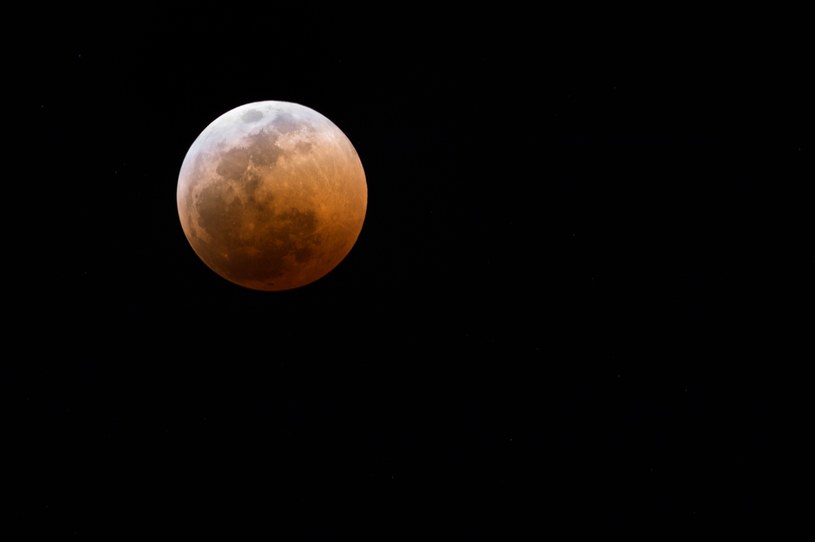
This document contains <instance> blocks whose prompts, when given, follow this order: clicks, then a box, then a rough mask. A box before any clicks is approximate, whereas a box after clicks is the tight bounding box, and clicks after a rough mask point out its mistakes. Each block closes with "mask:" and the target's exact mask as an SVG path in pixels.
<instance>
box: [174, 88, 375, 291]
mask: <svg viewBox="0 0 815 542" xmlns="http://www.w3.org/2000/svg"><path fill="white" fill-rule="evenodd" d="M176 199H177V205H178V215H179V219H180V221H181V227H182V229H183V231H184V234H185V235H186V237H187V240H188V241H189V243H190V245H191V246H192V248H193V250H194V251H195V253H196V254H197V255H198V256H199V257H200V258H201V260H202V261H203V262H204V263H205V264H206V265H207V266H208V267H209V268H210V269H212V270H213V271H214V272H215V273H217V274H218V275H220V276H221V277H223V278H225V279H227V280H229V281H231V282H233V283H235V284H238V285H240V286H244V287H246V288H250V289H253V290H263V291H280V290H290V289H294V288H299V287H301V286H305V285H307V284H310V283H312V282H314V281H316V280H318V279H320V278H321V277H323V276H325V275H326V274H327V273H329V272H330V271H331V270H333V269H334V268H335V267H336V266H337V265H338V264H339V263H340V262H341V261H342V260H343V259H344V258H345V257H346V256H347V255H348V253H349V252H350V251H351V249H352V247H353V246H354V244H355V243H356V241H357V238H358V236H359V234H360V231H361V229H362V224H363V222H364V220H365V213H366V209H367V202H368V189H367V183H366V179H365V172H364V170H363V167H362V163H361V161H360V158H359V155H358V154H357V152H356V149H355V148H354V146H353V144H352V143H351V141H350V140H349V139H348V137H347V136H346V135H345V134H344V133H343V132H342V131H341V130H340V129H339V128H338V127H337V126H336V125H335V124H334V123H333V122H332V121H330V120H329V119H328V118H326V117H325V116H324V115H322V114H320V113H318V112H317V111H315V110H313V109H311V108H309V107H306V106H303V105H299V104H296V103H291V102H283V101H262V102H254V103H248V104H245V105H242V106H239V107H236V108H234V109H232V110H230V111H228V112H226V113H224V114H223V115H221V116H220V117H218V118H216V119H215V120H214V121H213V122H212V123H211V124H209V125H208V126H207V127H206V128H205V129H204V130H203V131H202V132H201V134H200V135H199V136H198V137H197V138H196V139H195V141H194V142H193V143H192V145H191V146H190V148H189V150H188V151H187V154H186V156H185V158H184V161H183V163H182V165H181V171H180V173H179V177H178V187H177V193H176Z"/></svg>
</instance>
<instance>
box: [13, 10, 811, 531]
mask: <svg viewBox="0 0 815 542" xmlns="http://www.w3.org/2000/svg"><path fill="white" fill-rule="evenodd" d="M154 8H155V9H152V10H148V9H147V8H144V10H143V11H141V10H140V11H127V10H126V9H125V8H116V9H113V8H111V9H109V10H108V11H105V12H101V13H96V12H93V11H92V10H85V11H83V12H74V11H72V10H69V9H68V8H65V9H63V11H64V13H49V15H48V22H47V24H43V26H42V27H40V30H41V33H40V34H39V35H40V36H41V39H39V40H36V44H35V45H33V46H32V47H33V48H34V49H33V52H32V54H33V55H36V56H35V59H34V61H32V65H35V66H36V67H35V68H34V69H33V72H34V73H32V74H31V76H30V77H29V78H27V84H28V85H30V86H31V87H30V88H31V91H30V92H27V93H26V97H25V100H24V101H23V102H22V104H23V105H24V106H26V107H29V108H30V109H29V110H28V112H30V115H29V116H30V117H33V118H35V119H36V123H37V130H36V132H37V133H36V134H35V137H36V138H37V139H35V141H36V145H37V147H38V148H40V149H44V152H43V153H42V154H41V155H40V156H39V158H37V160H39V161H38V162H37V163H38V164H40V167H39V168H38V171H43V172H44V175H45V177H46V178H45V179H43V182H41V183H38V184H37V186H36V187H34V188H33V189H32V194H39V197H42V194H43V192H41V191H46V192H47V193H48V194H49V201H48V202H47V203H46V204H45V208H42V209H39V210H38V211H37V213H38V214H39V213H41V216H42V217H43V218H37V219H36V220H38V221H40V220H42V221H44V223H50V224H51V225H49V226H48V231H50V232H51V233H50V236H49V238H47V239H42V238H38V240H37V241H36V242H34V243H26V244H27V249H28V250H32V251H33V252H35V254H34V255H33V256H32V259H31V260H30V261H32V262H40V261H42V262H43V263H42V264H41V265H36V266H32V267H34V270H33V271H28V270H25V272H24V273H22V271H21V273H22V274H24V275H25V276H26V278H27V279H28V280H30V281H32V283H33V286H32V288H31V293H30V294H26V299H28V301H27V308H26V310H24V311H21V312H20V313H19V315H20V316H19V318H16V319H15V326H14V327H13V328H12V331H13V332H14V333H16V331H14V330H16V329H20V330H31V332H32V333H33V334H34V335H33V336H34V337H37V338H36V339H34V340H33V341H31V340H26V345H25V346H24V347H23V348H22V350H19V352H23V353H22V354H19V353H18V354H13V355H12V354H9V355H8V360H7V363H6V364H5V365H6V367H5V368H4V369H3V373H2V374H3V379H4V380H6V382H8V383H10V388H11V389H12V393H11V394H9V395H8V397H10V398H11V402H10V405H11V406H10V407H9V408H8V409H6V411H5V413H4V416H5V417H6V419H7V422H8V423H6V424H5V426H6V428H7V431H6V435H7V437H8V438H7V440H6V442H5V444H4V447H5V448H6V449H7V450H10V451H11V455H12V459H11V460H10V461H8V462H7V463H6V465H7V468H8V469H9V471H10V473H11V475H12V476H11V477H12V478H14V479H19V480H20V481H21V483H20V484H19V485H17V484H14V485H8V486H7V487H8V488H9V491H12V492H13V500H14V503H15V505H14V506H13V507H12V508H11V509H9V510H8V513H9V515H10V517H11V521H4V522H3V524H4V527H3V528H4V529H12V530H17V528H18V527H19V528H21V529H23V530H24V531H25V532H30V533H43V534H45V535H47V536H50V537H52V538H56V537H64V536H80V537H93V536H99V535H102V536H104V537H106V538H113V539H119V538H122V537H124V536H127V535H129V534H137V535H140V536H145V535H159V536H161V535H170V536H184V535H189V536H198V535H202V534H203V535H211V536H215V537H216V538H220V539H234V538H251V539H261V538H272V539H276V540H341V539H353V540H358V539H375V540H418V539H421V540H426V539H436V538H445V539H451V540H527V539H542V538H544V537H547V536H551V537H553V538H559V537H560V536H561V533H564V532H565V533H569V534H570V535H576V534H579V533H584V532H586V533H587V532H603V533H609V534H614V533H629V532H635V531H641V532H646V533H650V534H651V535H652V536H654V537H656V538H663V537H666V536H671V535H674V534H684V535H691V536H697V535H701V534H706V533H710V532H712V530H715V529H724V530H731V532H732V529H734V528H739V529H746V530H748V531H750V530H756V529H764V528H770V529H774V528H776V527H777V526H778V525H785V524H787V522H788V520H789V517H790V516H794V515H795V514H796V510H795V508H794V506H787V504H782V503H785V499H784V497H785V495H786V494H787V491H786V490H785V489H784V488H785V487H786V486H787V484H788V481H789V477H790V476H791V474H790V473H789V472H787V470H786V469H788V468H789V465H790V462H789V461H788V460H785V459H779V458H784V457H789V456H788V454H787V446H790V444H789V435H788V433H787V432H786V430H785V425H786V424H787V423H788V421H789V419H790V415H791V413H790V412H789V411H788V410H787V409H788V408H789V407H787V406H785V404H786V401H785V400H786V399H788V398H789V397H791V396H794V395H795V393H797V392H795V391H794V387H795V383H796V381H800V379H801V376H800V375H799V374H798V373H799V371H800V369H799V364H802V362H803V360H805V359H806V356H803V355H801V354H800V352H801V351H800V350H798V349H797V348H796V345H797V342H796V339H797V338H798V337H799V336H802V335H803V334H804V333H807V332H809V333H811V321H812V320H811V318H812V308H811V307H812V306H811V304H809V301H810V300H811V299H812V293H813V288H812V277H813V271H815V254H813V246H815V245H814V244H813V231H814V230H815V228H813V226H815V221H814V220H813V215H812V197H813V188H812V180H813V179H815V176H813V175H812V150H813V147H812V137H811V128H812V124H811V120H812V119H811V116H808V112H807V111H808V110H807V107H808V104H805V98H806V99H807V100H811V97H812V94H811V92H809V91H808V90H807V87H806V85H805V79H806V75H807V73H806V71H807V70H805V69H803V65H805V63H804V64H803V65H802V64H801V63H800V62H799V61H798V59H799V58H800V56H801V52H802V50H803V49H802V47H801V43H800V41H803V40H802V38H801V37H800V34H797V33H796V31H795V29H794V28H790V29H789V31H783V32H782V31H781V30H779V31H778V33H779V34H782V37H781V38H779V39H773V40H763V39H759V38H757V37H756V34H754V33H751V32H744V35H736V33H735V32H733V33H732V34H730V33H723V32H722V31H721V27H720V26H718V25H717V24H711V25H710V27H702V26H701V25H700V27H698V28H696V27H694V31H693V32H689V31H687V27H682V28H683V30H677V31H675V32H672V31H670V30H669V29H667V28H665V27H662V26H659V25H654V26H653V27H649V28H648V29H647V30H643V29H642V27H638V29H625V28H622V27H619V26H614V25H610V26H605V25H602V24H600V23H599V22H598V23H597V24H596V26H591V27H589V26H584V25H583V24H582V23H581V24H578V23H577V22H576V21H577V20H580V18H578V17H576V16H574V15H573V16H572V17H571V18H568V17H566V16H565V15H563V17H565V19H558V18H556V17H555V16H554V14H552V13H544V14H543V15H537V16H536V15H533V14H532V13H531V12H530V13H522V12H519V13H513V14H511V15H510V14H509V13H503V14H498V13H494V12H491V11H483V12H477V13H467V14H461V13H458V14H456V15H455V16H449V17H441V16H439V15H438V14H433V15H432V16H431V15H428V14H423V13H417V12H410V13H401V12H399V11H397V10H394V12H393V13H390V12H386V11H381V12H373V13H367V14H363V13H362V12H360V13H351V12H347V11H342V10H338V9H337V10H335V11H333V12H330V13H326V12H320V15H319V16H318V15H316V14H315V12H317V10H318V8H317V7H316V6H314V7H312V8H310V9H303V10H302V11H299V10H288V11H287V10H280V11H278V10H275V9H271V8H269V7H267V8H265V9H261V10H256V9H254V8H253V9H249V8H245V10H244V8H241V7H240V6H239V5H234V6H220V5H219V4H217V3H202V4H201V5H200V6H197V7H196V8H195V9H193V8H188V9H181V8H170V7H164V8H160V7H158V6H154ZM147 13H149V14H147ZM610 28H614V29H615V30H611V29H610ZM603 29H604V30H603ZM782 29H783V28H782ZM689 36H692V37H689ZM799 40H800V41H799ZM768 42H771V43H772V46H770V45H768ZM269 99H271V100H287V101H293V102H298V103H301V104H303V105H307V106H309V107H312V108H314V109H316V110H317V111H319V112H321V113H323V114H324V115H326V116H327V117H328V118H330V119H331V120H332V121H334V122H335V123H336V124H337V125H338V126H339V127H340V128H341V129H342V130H343V131H344V132H345V134H346V135H347V136H348V137H349V138H350V140H351V141H352V142H353V144H354V146H355V148H356V150H357V152H358V153H359V155H360V158H361V160H362V163H363V165H364V167H365V172H366V177H367V182H368V209H367V215H366V220H365V224H364V226H363V229H362V233H361V234H360V237H359V239H358V241H357V244H356V245H355V246H354V248H353V250H352V251H351V253H350V254H349V255H348V257H347V258H346V259H345V260H344V261H343V262H342V263H341V264H340V265H339V266H338V267H337V268H336V269H335V270H334V271H333V272H332V273H330V274H329V275H327V276H326V277H324V278H323V279H321V280H319V281H317V282H315V283H313V284H311V285H308V286H306V287H303V288H301V289H297V290H292V291H288V292H278V293H272V292H269V293H264V292H256V291H251V290H248V289H244V288H241V287H239V286H236V285H234V284H231V283H229V282H227V281H225V280H224V279H222V278H220V277H219V276H217V275H215V274H214V273H213V272H212V271H210V270H209V269H208V268H207V267H206V266H205V265H204V264H203V262H202V261H201V260H200V259H198V257H197V256H196V255H195V253H194V252H193V251H192V250H191V248H190V245H189V243H188V242H187V240H186V238H185V237H184V233H183V231H182V230H181V227H180V224H179V219H178V214H177V209H176V200H175V197H176V183H177V179H178V171H179V167H180V165H181V162H182V160H183V158H184V155H185V153H186V151H187V149H188V148H189V145H190V144H191V142H192V141H193V140H194V139H195V137H196V136H197V135H198V133H200V131H201V130H202V129H203V128H204V127H205V126H206V125H207V124H208V123H209V122H210V121H212V120H213V119H214V118H215V117H217V116H218V115H220V114H221V113H223V112H225V111H227V110H229V109H231V108H233V107H236V106H238V105H241V104H243V103H247V102H251V101H258V100H269ZM23 105H21V107H23ZM51 221H53V222H51ZM40 274H41V275H40ZM32 279H33V280H32ZM20 284H21V286H20V287H21V288H27V286H26V284H28V283H27V282H22V283H20ZM20 333H23V332H22V331H20ZM25 336H29V335H25ZM792 476H793V478H794V474H793V475H792Z"/></svg>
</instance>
